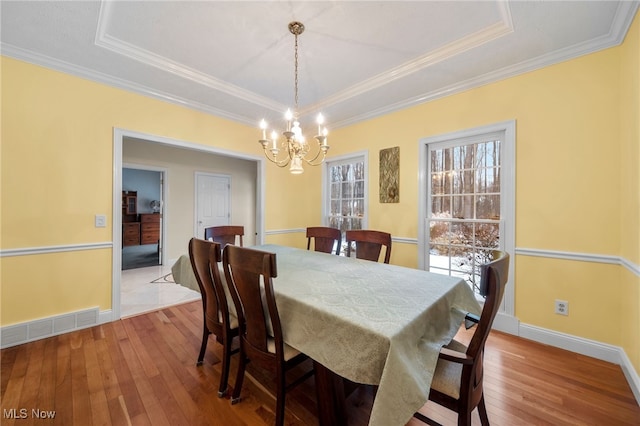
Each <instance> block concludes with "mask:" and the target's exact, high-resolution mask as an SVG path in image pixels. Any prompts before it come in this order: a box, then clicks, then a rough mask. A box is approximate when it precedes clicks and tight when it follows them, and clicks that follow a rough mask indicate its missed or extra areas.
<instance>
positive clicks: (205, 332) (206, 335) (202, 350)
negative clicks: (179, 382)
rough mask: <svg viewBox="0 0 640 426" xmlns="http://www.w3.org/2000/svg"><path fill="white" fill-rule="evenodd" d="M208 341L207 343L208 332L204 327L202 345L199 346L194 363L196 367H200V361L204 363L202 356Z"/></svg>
mask: <svg viewBox="0 0 640 426" xmlns="http://www.w3.org/2000/svg"><path fill="white" fill-rule="evenodd" d="M208 341H209V330H207V326H206V325H205V326H204V327H203V331H202V344H201V345H200V355H198V362H196V365H202V361H204V354H205V352H206V350H207V342H208Z"/></svg>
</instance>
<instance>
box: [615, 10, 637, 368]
mask: <svg viewBox="0 0 640 426" xmlns="http://www.w3.org/2000/svg"><path fill="white" fill-rule="evenodd" d="M620 50H621V52H620V56H621V61H620V69H621V72H620V84H621V90H620V95H621V108H620V129H621V130H620V140H621V150H620V191H621V203H620V208H619V211H620V229H621V231H620V233H621V249H620V254H621V255H622V256H623V257H624V258H625V259H628V260H629V261H631V262H633V263H634V264H636V265H638V264H640V77H639V76H640V16H638V15H636V18H635V21H634V23H633V25H632V27H631V29H630V30H629V32H628V33H627V37H626V39H625V41H624V44H623V45H622V47H621V49H620ZM620 285H621V286H623V291H621V292H620V304H621V308H620V310H621V314H620V317H621V319H622V320H623V321H624V322H622V323H621V327H620V328H621V333H622V335H621V339H622V346H623V347H624V348H625V352H626V353H627V356H628V357H629V358H630V359H631V361H632V362H633V363H634V365H635V366H636V370H637V371H640V277H638V276H637V275H634V274H632V273H630V272H629V271H623V272H622V274H621V278H620Z"/></svg>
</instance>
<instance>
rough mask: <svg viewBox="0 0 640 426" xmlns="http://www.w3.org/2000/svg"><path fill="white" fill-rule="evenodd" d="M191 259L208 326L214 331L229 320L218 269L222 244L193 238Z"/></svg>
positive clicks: (190, 250) (190, 249) (190, 244)
mask: <svg viewBox="0 0 640 426" xmlns="http://www.w3.org/2000/svg"><path fill="white" fill-rule="evenodd" d="M189 259H190V260H191V267H192V269H193V273H194V275H195V277H196V281H197V282H198V287H199V288H200V294H201V295H202V310H203V312H204V315H205V321H206V322H207V328H209V329H210V330H212V331H217V330H219V327H222V326H224V323H223V321H228V318H229V307H228V304H227V298H226V296H225V292H224V288H223V284H222V281H221V277H220V271H219V270H218V262H219V261H220V260H221V254H220V244H218V243H216V242H211V241H205V240H200V239H197V238H192V239H191V241H189Z"/></svg>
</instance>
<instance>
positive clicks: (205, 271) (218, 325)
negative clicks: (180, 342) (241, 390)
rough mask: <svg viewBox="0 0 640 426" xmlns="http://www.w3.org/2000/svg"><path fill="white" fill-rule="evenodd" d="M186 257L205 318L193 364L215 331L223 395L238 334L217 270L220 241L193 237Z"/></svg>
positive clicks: (220, 395)
mask: <svg viewBox="0 0 640 426" xmlns="http://www.w3.org/2000/svg"><path fill="white" fill-rule="evenodd" d="M189 258H190V260H191V267H192V268H193V273H194V275H195V277H196V281H197V282H198V287H200V294H201V295H202V312H203V317H204V321H203V322H204V324H203V331H202V344H201V345H200V354H199V355H198V362H197V364H196V365H202V362H203V360H204V354H205V351H206V350H207V342H208V341H209V335H211V334H214V335H215V336H216V340H217V341H218V342H219V343H220V344H221V345H222V373H221V375H220V386H219V388H218V396H219V397H220V398H222V397H224V396H225V395H226V393H227V388H228V381H229V365H230V363H231V355H232V354H234V353H237V352H238V350H239V349H235V350H232V349H231V345H232V343H233V339H234V338H235V337H237V336H238V318H237V317H236V316H235V315H233V314H232V313H230V312H229V306H228V303H227V296H226V293H225V290H224V283H223V282H222V277H221V276H220V270H219V269H218V262H220V261H221V260H222V258H221V252H220V244H218V243H215V242H211V241H205V240H200V239H197V238H192V239H191V241H189Z"/></svg>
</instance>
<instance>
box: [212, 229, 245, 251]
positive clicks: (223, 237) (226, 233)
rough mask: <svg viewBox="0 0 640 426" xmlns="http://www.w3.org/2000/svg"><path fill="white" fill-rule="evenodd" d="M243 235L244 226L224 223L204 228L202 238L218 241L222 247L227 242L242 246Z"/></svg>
mask: <svg viewBox="0 0 640 426" xmlns="http://www.w3.org/2000/svg"><path fill="white" fill-rule="evenodd" d="M243 237H244V226H241V225H225V226H212V227H209V228H205V229H204V239H205V240H209V238H211V240H213V241H215V242H217V243H220V245H221V246H222V247H224V246H226V245H227V244H233V245H239V246H240V247H242V246H243V245H244V242H243Z"/></svg>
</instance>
